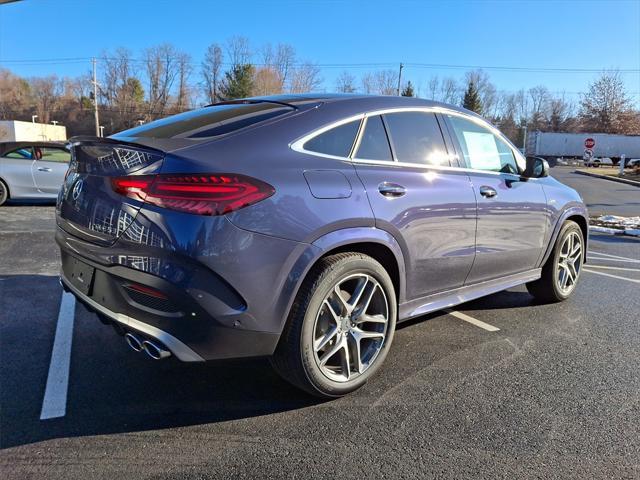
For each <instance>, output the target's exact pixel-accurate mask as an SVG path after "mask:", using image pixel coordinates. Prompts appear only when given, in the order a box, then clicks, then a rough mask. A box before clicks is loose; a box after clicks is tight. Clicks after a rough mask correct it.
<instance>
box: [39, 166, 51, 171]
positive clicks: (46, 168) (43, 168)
mask: <svg viewBox="0 0 640 480" xmlns="http://www.w3.org/2000/svg"><path fill="white" fill-rule="evenodd" d="M38 171H39V172H50V171H51V169H50V168H49V167H38Z"/></svg>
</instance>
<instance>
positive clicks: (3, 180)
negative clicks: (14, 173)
mask: <svg viewBox="0 0 640 480" xmlns="http://www.w3.org/2000/svg"><path fill="white" fill-rule="evenodd" d="M0 183H2V184H3V185H4V188H6V189H7V200H9V199H10V198H11V189H10V188H9V182H7V181H6V180H5V179H4V178H2V177H0Z"/></svg>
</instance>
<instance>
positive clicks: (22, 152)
mask: <svg viewBox="0 0 640 480" xmlns="http://www.w3.org/2000/svg"><path fill="white" fill-rule="evenodd" d="M3 157H7V158H19V159H21V160H31V159H33V154H32V153H31V149H30V148H19V149H18V150H14V151H13V152H9V153H5V154H4V155H3Z"/></svg>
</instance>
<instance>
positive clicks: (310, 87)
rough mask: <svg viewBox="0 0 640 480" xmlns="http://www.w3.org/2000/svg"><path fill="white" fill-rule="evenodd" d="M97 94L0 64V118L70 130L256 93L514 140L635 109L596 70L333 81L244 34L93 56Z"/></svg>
mask: <svg viewBox="0 0 640 480" xmlns="http://www.w3.org/2000/svg"><path fill="white" fill-rule="evenodd" d="M97 64H98V75H97V79H98V95H97V99H94V98H93V83H92V74H91V72H90V71H88V72H87V73H85V74H83V75H80V76H78V77H74V78H69V77H64V78H60V77H58V76H56V75H50V76H45V77H33V78H22V77H19V76H17V75H15V74H14V73H12V72H11V71H10V70H8V69H0V119H13V120H27V121H30V120H31V116H32V115H38V121H41V122H45V123H49V122H51V121H57V122H58V123H59V124H61V125H65V126H66V127H67V132H68V134H69V135H79V134H93V132H94V131H95V127H94V123H93V105H94V102H96V101H97V103H98V108H99V111H100V123H101V124H102V125H104V126H105V134H106V135H109V134H112V133H115V132H117V131H120V130H123V129H126V128H130V127H133V126H135V125H138V124H140V123H144V122H148V121H151V120H155V119H158V118H162V117H165V116H167V115H171V114H175V113H179V112H183V111H186V110H190V109H193V108H195V107H198V106H202V105H206V104H211V103H215V102H218V101H222V100H230V99H235V98H242V97H248V96H256V95H272V94H281V93H303V92H310V91H319V90H320V89H325V90H332V91H337V92H342V93H366V94H379V95H396V94H397V93H398V86H399V84H400V93H401V94H402V95H405V96H419V97H422V98H427V99H432V100H436V101H441V102H444V103H449V104H455V105H462V106H464V107H465V108H468V109H470V110H473V111H475V112H477V113H479V114H481V115H483V116H484V117H485V118H487V119H488V120H490V121H492V122H493V123H494V124H496V125H497V126H498V127H499V128H500V129H501V130H502V131H503V132H504V133H505V134H506V135H507V136H508V137H509V138H510V139H511V140H513V141H514V142H515V143H516V144H518V145H521V144H522V138H523V135H524V131H525V129H528V130H530V131H531V130H542V131H554V132H577V131H593V132H604V133H623V134H640V112H638V111H637V110H635V109H634V108H633V102H632V101H631V99H630V97H629V95H628V93H627V92H626V90H625V86H624V82H623V81H622V79H621V77H620V75H619V74H618V73H617V72H615V71H604V72H603V73H602V74H601V75H600V76H599V77H598V78H596V79H595V80H594V81H593V82H592V83H591V85H590V86H589V89H588V90H587V91H586V92H584V93H583V94H582V95H581V96H580V99H579V100H578V101H577V102H573V101H571V100H568V99H567V98H566V96H565V95H562V94H555V93H552V92H550V91H549V89H548V88H547V87H545V86H542V85H541V86H537V87H534V88H530V89H528V90H525V89H522V90H520V91H517V92H505V91H501V90H499V89H498V88H497V87H496V86H495V84H494V83H493V82H492V81H491V79H490V77H489V75H488V74H487V73H486V72H484V71H482V70H474V71H469V72H467V73H466V74H465V75H464V76H463V77H462V78H454V77H442V78H441V77H438V76H432V77H430V78H429V79H428V80H427V81H426V82H425V83H423V84H422V85H419V86H417V85H415V84H414V83H413V82H412V81H411V79H410V78H407V77H406V75H403V76H402V82H399V81H398V80H399V78H398V75H399V72H398V70H392V69H382V70H377V71H371V72H365V73H364V74H362V75H360V76H356V75H355V74H353V73H352V72H349V71H343V72H342V73H340V74H339V75H338V76H337V78H336V80H335V84H334V85H333V88H331V87H330V86H327V85H325V84H324V80H323V78H322V71H321V68H320V67H319V66H318V65H316V64H314V63H313V62H310V61H307V60H304V59H300V58H299V57H298V55H297V53H296V50H295V48H294V47H293V46H292V45H289V44H284V43H279V44H276V45H272V44H265V45H262V46H260V47H258V48H253V47H252V46H251V45H250V43H249V41H248V39H247V38H245V37H232V38H230V39H228V40H227V41H226V42H224V43H212V44H211V45H209V47H208V48H207V50H206V52H205V54H204V57H203V58H202V59H201V61H199V62H196V61H194V59H193V58H192V56H191V55H189V54H188V53H186V52H182V51H180V50H179V49H177V48H176V47H175V46H173V45H171V44H168V43H165V44H161V45H156V46H153V47H150V48H147V49H144V50H143V51H142V52H140V54H139V56H138V57H136V56H134V54H133V52H132V51H131V50H129V49H127V48H124V47H121V48H116V49H114V50H109V51H105V52H103V54H102V55H101V57H99V58H98V59H97Z"/></svg>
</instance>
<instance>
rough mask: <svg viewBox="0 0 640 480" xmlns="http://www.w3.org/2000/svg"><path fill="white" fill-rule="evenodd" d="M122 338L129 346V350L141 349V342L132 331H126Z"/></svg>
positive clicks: (138, 350)
mask: <svg viewBox="0 0 640 480" xmlns="http://www.w3.org/2000/svg"><path fill="white" fill-rule="evenodd" d="M124 339H125V340H126V342H127V345H129V346H130V347H131V350H133V351H134V352H141V351H142V342H141V341H140V339H139V338H138V337H136V336H135V335H134V334H133V333H127V334H126V335H125V336H124Z"/></svg>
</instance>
